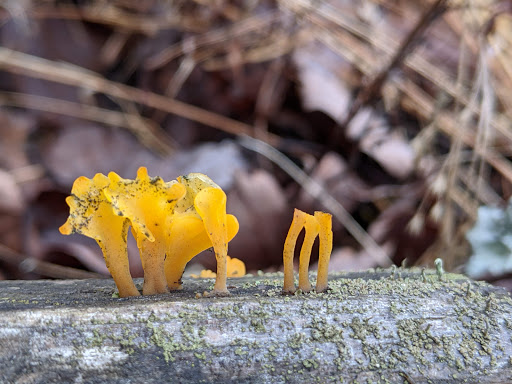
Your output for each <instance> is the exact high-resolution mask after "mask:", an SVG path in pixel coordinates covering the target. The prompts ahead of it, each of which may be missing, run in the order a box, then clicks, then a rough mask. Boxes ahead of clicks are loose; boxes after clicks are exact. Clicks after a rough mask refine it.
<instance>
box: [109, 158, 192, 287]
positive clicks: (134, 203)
mask: <svg viewBox="0 0 512 384" xmlns="http://www.w3.org/2000/svg"><path fill="white" fill-rule="evenodd" d="M109 179H110V184H109V187H108V188H107V189H106V190H105V195H106V196H107V199H108V200H109V201H110V202H111V203H112V206H113V207H114V210H115V212H116V213H117V214H118V215H119V216H122V217H126V218H128V219H129V220H130V222H131V224H132V231H133V234H134V237H135V238H136V240H137V247H138V248H139V251H140V256H141V261H142V268H143V269H144V286H143V290H142V292H143V294H144V295H154V294H158V293H165V292H167V280H166V278H165V273H164V261H165V257H166V253H167V249H168V243H169V236H168V232H167V229H166V228H167V225H168V221H169V216H170V215H171V213H172V210H173V208H174V206H175V205H176V203H177V202H178V200H180V199H181V198H183V196H184V195H185V193H186V191H185V187H184V186H183V185H181V184H179V183H177V182H174V183H165V182H164V181H163V180H162V179H161V178H160V177H155V178H150V177H149V176H148V172H147V169H146V168H144V167H140V168H139V170H138V171H137V178H136V179H135V180H127V179H122V178H121V177H119V176H118V175H117V174H115V173H114V172H110V174H109Z"/></svg>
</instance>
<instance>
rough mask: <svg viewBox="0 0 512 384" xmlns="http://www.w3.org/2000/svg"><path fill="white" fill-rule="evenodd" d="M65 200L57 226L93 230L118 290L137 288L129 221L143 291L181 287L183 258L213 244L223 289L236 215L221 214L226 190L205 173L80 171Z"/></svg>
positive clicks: (220, 290)
mask: <svg viewBox="0 0 512 384" xmlns="http://www.w3.org/2000/svg"><path fill="white" fill-rule="evenodd" d="M71 193H72V195H71V196H69V197H68V198H67V199H66V201H67V203H68V205H69V207H70V216H69V218H68V220H67V221H66V223H65V224H64V225H63V226H62V227H61V228H60V231H61V233H62V234H66V235H68V234H71V233H81V234H84V235H86V236H89V237H92V238H94V239H95V240H96V241H97V242H98V244H99V245H100V246H101V248H102V250H103V255H104V257H105V261H106V263H107V267H108V269H109V271H110V273H111V275H112V277H113V278H114V281H115V283H116V285H117V287H118V289H119V295H120V296H121V297H127V296H137V295H139V292H138V290H137V289H136V287H135V285H134V284H133V280H132V278H131V276H130V272H129V268H128V257H127V247H126V238H127V233H128V228H129V226H130V225H131V227H132V232H133V235H134V237H135V238H136V240H137V246H138V248H139V251H140V255H141V261H142V267H143V269H144V286H143V294H144V295H152V294H158V293H164V292H167V290H168V288H170V289H180V288H181V276H182V274H183V271H184V269H185V266H186V264H187V263H188V262H189V261H190V260H191V259H192V258H193V257H194V256H195V255H197V254H198V253H199V252H201V251H203V250H205V249H207V248H210V247H213V249H214V251H215V256H216V259H217V271H218V273H217V276H216V282H215V287H214V290H213V293H214V294H227V293H228V291H227V286H226V277H227V273H228V271H227V269H226V263H227V249H228V242H229V241H230V240H231V239H232V238H233V237H234V236H235V235H236V233H237V232H238V228H239V225H238V221H237V219H236V218H235V217H234V216H233V215H228V214H226V194H225V193H224V191H222V189H221V188H220V187H219V186H218V185H216V184H215V183H214V182H213V181H212V180H211V179H210V178H209V177H208V176H206V175H203V174H201V173H191V174H189V175H187V176H181V177H179V178H178V180H173V181H171V182H164V181H163V180H162V179H161V178H160V177H150V176H148V173H147V170H146V168H145V167H141V168H139V170H138V171H137V178H136V179H135V180H129V179H123V178H121V177H120V176H119V175H117V174H116V173H114V172H111V173H110V174H109V175H108V177H106V176H105V175H102V174H97V175H96V176H95V177H94V178H93V179H92V180H90V179H87V178H86V177H80V178H78V179H77V180H76V181H75V183H74V185H73V189H72V191H71Z"/></svg>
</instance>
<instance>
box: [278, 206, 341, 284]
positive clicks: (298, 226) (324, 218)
mask: <svg viewBox="0 0 512 384" xmlns="http://www.w3.org/2000/svg"><path fill="white" fill-rule="evenodd" d="M303 228H304V229H305V235H304V241H303V243H302V247H301V250H300V257H299V289H301V290H302V291H303V292H309V291H310V290H311V284H310V282H309V275H308V269H309V260H310V256H311V250H312V248H313V243H314V242H315V239H316V237H317V236H319V237H320V257H319V267H318V277H317V285H316V290H317V292H324V291H325V290H326V289H327V270H328V265H329V259H330V255H331V251H332V216H331V215H330V214H328V213H324V212H320V211H317V212H315V215H314V216H312V215H309V214H307V213H305V212H302V211H301V210H299V209H295V211H294V214H293V220H292V224H291V226H290V229H289V231H288V235H287V236H286V240H285V243H284V249H283V265H284V284H283V292H284V293H294V292H295V282H294V274H293V256H294V252H295V246H296V243H297V238H298V237H299V234H300V232H301V231H302V229H303Z"/></svg>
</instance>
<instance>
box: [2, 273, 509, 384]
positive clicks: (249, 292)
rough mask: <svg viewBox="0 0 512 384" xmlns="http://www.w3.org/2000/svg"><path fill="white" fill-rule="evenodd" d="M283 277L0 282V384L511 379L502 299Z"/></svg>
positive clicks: (443, 286) (397, 284)
mask: <svg viewBox="0 0 512 384" xmlns="http://www.w3.org/2000/svg"><path fill="white" fill-rule="evenodd" d="M312 279H313V280H314V276H312ZM282 281H283V277H282V274H272V275H258V276H247V277H244V278H240V279H230V281H229V284H231V287H230V291H231V296H229V297H205V296H203V295H201V293H202V292H204V291H208V290H210V289H211V287H212V285H213V280H202V279H200V280H195V279H185V281H184V289H183V290H182V291H177V292H171V293H168V294H163V295H158V296H142V297H134V298H126V299H119V298H116V297H115V294H114V292H115V287H114V284H113V282H112V280H109V279H106V280H73V281H3V282H0V312H1V315H0V382H1V383H97V384H100V383H128V382H131V383H158V384H161V383H182V382H183V383H184V382H187V383H330V382H348V383H416V384H417V383H459V382H460V383H475V382H479V383H507V382H512V340H511V336H512V299H511V297H510V295H509V294H508V293H507V292H505V291H504V290H501V289H499V288H495V287H492V286H490V285H487V284H485V283H480V282H475V281H471V280H468V279H466V278H464V277H463V276H461V275H452V274H445V275H444V276H443V278H442V279H441V280H440V279H439V277H438V276H437V275H436V274H435V272H434V271H427V273H426V274H425V273H423V274H422V273H421V272H418V271H411V270H401V269H397V270H395V271H390V270H381V271H371V272H360V273H347V274H337V275H333V276H330V281H329V286H330V291H329V292H327V293H323V294H316V293H308V294H301V293H297V294H295V295H293V296H283V295H281V288H282ZM138 283H139V286H140V282H138Z"/></svg>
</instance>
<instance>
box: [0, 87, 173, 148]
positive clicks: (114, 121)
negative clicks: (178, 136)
mask: <svg viewBox="0 0 512 384" xmlns="http://www.w3.org/2000/svg"><path fill="white" fill-rule="evenodd" d="M0 105H5V106H11V107H20V108H26V109H34V110H38V111H44V112H50V113H55V114H59V115H64V116H71V117H76V118H79V119H83V120H89V121H94V122H98V123H102V124H106V125H110V126H113V127H124V128H127V129H128V130H130V131H131V132H132V133H133V134H134V135H135V136H137V137H139V139H140V141H141V142H142V143H143V144H145V145H146V146H148V147H149V148H150V149H154V150H156V151H157V152H159V153H170V152H171V151H172V150H173V145H172V139H171V138H170V137H168V136H167V135H166V134H165V132H163V131H161V130H159V128H158V127H157V126H155V124H154V122H153V121H151V120H148V119H143V118H141V117H140V116H137V117H136V118H135V117H134V116H132V115H131V114H127V113H122V112H117V111H111V110H108V109H104V108H98V107H95V106H93V105H87V104H80V103H75V102H72V101H67V100H61V99H55V98H52V97H45V96H38V95H30V94H26V93H16V92H0Z"/></svg>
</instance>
